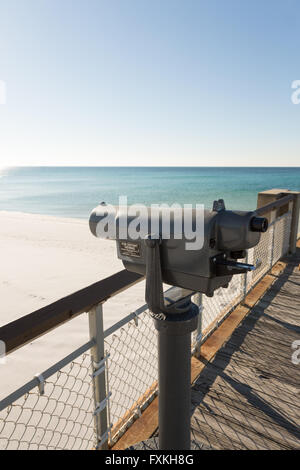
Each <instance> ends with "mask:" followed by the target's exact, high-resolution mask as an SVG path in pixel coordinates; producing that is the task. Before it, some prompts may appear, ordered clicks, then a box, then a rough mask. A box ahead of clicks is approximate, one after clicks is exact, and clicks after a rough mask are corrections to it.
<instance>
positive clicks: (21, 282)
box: [0, 212, 145, 398]
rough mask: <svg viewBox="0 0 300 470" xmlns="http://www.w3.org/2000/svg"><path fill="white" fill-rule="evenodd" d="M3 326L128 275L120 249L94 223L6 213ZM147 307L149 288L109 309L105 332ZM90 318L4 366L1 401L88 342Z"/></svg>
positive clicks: (0, 219) (1, 224)
mask: <svg viewBox="0 0 300 470" xmlns="http://www.w3.org/2000/svg"><path fill="white" fill-rule="evenodd" d="M0 240H1V265H0V266H1V268H0V298H1V306H0V325H4V324H6V323H8V322H11V321H13V320H15V319H17V318H20V317H21V316H23V315H26V314H28V313H31V312H33V311H35V310H37V309H38V308H40V307H42V306H44V305H47V304H49V303H51V302H53V301H55V300H57V299H60V298H62V297H64V296H66V295H68V294H70V293H72V292H75V291H76V290H78V289H81V288H83V287H86V286H88V285H90V284H92V283H94V282H96V281H99V280H100V279H103V278H105V277H107V276H109V275H111V274H113V273H116V272H118V271H120V270H121V269H123V265H122V262H121V261H120V260H118V259H117V254H116V248H115V243H114V242H111V241H106V240H99V239H96V238H95V237H93V235H92V234H91V233H90V231H89V227H88V221H82V220H77V219H63V218H57V217H50V216H43V215H32V214H23V213H16V212H0ZM144 303H145V302H144V283H143V282H141V283H139V284H137V285H136V286H134V287H132V288H130V289H128V290H126V291H125V292H123V293H122V294H120V295H118V296H116V297H115V298H113V299H111V300H109V301H108V302H107V303H106V304H105V305H104V321H105V327H108V326H110V325H112V324H113V323H115V322H116V321H118V319H120V318H122V317H123V316H125V315H127V314H128V313H130V312H132V311H134V310H135V309H136V308H137V307H139V306H140V305H143V304H144ZM88 339H89V336H88V322H87V315H86V314H83V315H81V316H79V317H78V318H76V319H74V320H71V321H70V322H69V323H68V324H66V325H63V326H61V327H58V328H56V329H55V330H54V331H52V332H50V333H48V334H46V335H44V336H43V337H41V338H39V339H38V340H35V341H34V342H33V343H31V344H30V345H27V346H25V347H23V348H21V349H19V350H18V351H16V352H15V353H13V354H11V355H9V356H8V358H7V363H6V365H0V383H1V387H0V398H3V397H4V396H5V395H6V394H7V393H10V392H11V391H13V390H14V389H15V388H16V387H19V386H21V385H22V384H23V383H24V381H28V380H30V379H31V378H32V377H33V376H34V375H35V374H36V373H39V372H42V371H43V370H45V369H46V368H47V367H49V366H50V365H52V364H53V363H54V362H56V361H58V360H60V359H61V358H63V357H64V356H65V355H66V354H68V353H70V352H71V351H73V350H74V349H75V348H77V347H79V346H81V345H82V344H83V343H85V342H86V341H88Z"/></svg>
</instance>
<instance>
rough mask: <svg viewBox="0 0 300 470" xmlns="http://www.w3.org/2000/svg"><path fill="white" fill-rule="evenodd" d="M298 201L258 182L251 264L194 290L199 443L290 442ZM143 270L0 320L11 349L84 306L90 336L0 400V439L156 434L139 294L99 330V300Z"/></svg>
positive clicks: (293, 433) (299, 249)
mask: <svg viewBox="0 0 300 470" xmlns="http://www.w3.org/2000/svg"><path fill="white" fill-rule="evenodd" d="M299 205H300V198H299V193H292V192H289V191H287V190H271V191H267V192H264V193H260V194H259V195H258V209H259V211H260V212H261V213H262V214H265V215H266V216H267V217H268V220H269V224H270V229H269V230H268V232H266V234H264V235H263V236H262V238H261V242H260V243H259V245H258V246H257V247H256V248H254V249H252V250H249V252H248V255H247V259H248V261H250V262H251V261H252V260H253V259H256V258H257V257H259V258H260V259H261V260H262V264H261V266H260V268H259V269H258V270H257V272H254V273H251V274H249V273H248V274H245V275H244V274H243V275H242V274H241V275H239V276H237V277H236V279H235V280H234V282H233V283H232V285H231V286H229V289H226V290H224V289H223V290H220V292H217V294H216V295H215V297H214V298H212V299H210V298H205V299H202V298H201V296H200V297H198V298H197V302H198V305H199V307H201V310H202V315H201V323H200V324H199V327H198V330H197V332H196V334H195V335H194V336H193V341H192V344H193V348H192V351H191V365H192V372H191V391H192V400H191V410H190V412H191V417H192V420H191V437H192V439H193V440H194V441H195V442H197V443H198V445H199V447H200V448H201V447H203V448H212V449H236V450H238V449H251V450H258V449H268V450H269V449H270V450H276V449H298V448H300V432H299V422H300V407H299V383H300V363H299V359H300V354H299V353H297V350H299V349H300V270H299V267H300V266H299V265H300V241H299V240H298V236H299V234H298V223H299ZM141 280H142V276H138V275H133V274H132V273H128V272H127V271H122V272H120V273H118V274H116V275H114V276H111V277H110V278H107V279H105V280H103V281H99V282H98V283H97V284H96V285H93V286H90V287H87V288H85V289H82V290H81V291H78V292H76V293H74V294H72V295H70V296H68V297H66V298H64V299H61V300H58V301H57V302H55V303H53V304H51V305H49V306H46V307H43V308H42V309H40V310H38V311H36V312H33V313H31V314H30V315H27V316H26V317H22V318H20V319H19V320H16V321H15V322H12V323H10V324H8V325H4V326H2V327H1V328H0V340H2V341H3V342H4V343H5V344H6V346H7V354H13V353H14V351H15V350H16V349H19V348H22V347H23V346H24V345H25V344H27V343H28V342H32V341H34V340H35V339H36V338H38V337H40V336H41V335H44V334H46V333H47V332H48V331H50V330H53V329H54V328H57V327H59V326H60V325H61V324H63V323H66V322H68V321H71V320H72V318H74V317H75V316H77V315H80V314H82V313H83V312H88V315H89V324H90V341H89V342H87V343H86V344H84V345H82V346H81V347H80V348H79V349H77V350H76V351H74V352H72V353H71V354H70V355H69V356H67V357H65V358H62V359H61V361H59V362H58V363H56V364H54V365H53V366H52V367H51V368H50V369H48V370H46V371H44V372H43V373H41V374H39V375H38V376H36V377H34V378H32V380H31V381H29V382H28V383H26V384H24V385H23V386H22V387H21V388H19V389H18V390H15V391H14V392H13V393H11V394H10V395H9V396H7V397H5V398H4V399H3V400H2V401H1V402H0V449H12V448H15V449H43V448H47V449H113V450H123V449H127V448H130V447H131V446H134V445H136V444H137V443H140V442H145V441H147V440H148V439H149V438H151V437H152V436H155V435H157V433H158V432H159V430H158V390H157V368H156V360H157V352H156V333H155V329H154V327H153V324H152V320H151V318H150V315H149V313H148V311H147V305H144V306H141V307H140V308H139V309H137V310H136V311H135V312H132V313H130V314H129V315H127V316H126V317H124V318H122V319H121V320H120V321H119V322H118V323H117V324H115V325H113V326H112V327H110V328H109V329H108V330H106V331H104V330H103V306H104V305H105V306H106V307H107V305H109V299H110V298H111V297H112V296H115V295H118V293H120V292H121V291H123V290H124V289H127V288H130V287H131V286H132V285H134V284H135V283H137V282H140V281H141ZM106 304H107V305H106ZM178 406H180V403H179V404H178ZM145 445H146V444H145Z"/></svg>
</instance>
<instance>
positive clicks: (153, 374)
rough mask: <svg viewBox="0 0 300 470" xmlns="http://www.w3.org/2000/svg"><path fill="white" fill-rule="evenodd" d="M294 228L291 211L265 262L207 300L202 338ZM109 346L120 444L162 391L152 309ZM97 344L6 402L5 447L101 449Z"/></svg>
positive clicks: (264, 248)
mask: <svg viewBox="0 0 300 470" xmlns="http://www.w3.org/2000/svg"><path fill="white" fill-rule="evenodd" d="M290 230H291V213H290V212H287V213H286V214H284V215H283V216H281V217H280V218H279V219H277V220H275V221H274V222H273V223H271V224H270V229H269V230H268V232H266V233H265V234H262V236H261V240H260V243H259V244H258V245H257V247H255V248H254V249H251V250H249V251H248V254H247V259H246V261H247V262H249V263H254V264H255V263H256V261H258V260H259V262H260V263H261V264H260V266H259V268H258V269H257V270H256V271H255V272H254V274H253V273H250V274H249V273H248V274H247V275H245V274H240V275H236V276H234V277H233V279H232V281H231V282H230V283H229V286H228V288H227V289H224V288H221V289H218V290H217V291H216V292H215V294H214V297H213V298H208V297H205V296H202V298H203V300H202V325H201V333H202V339H200V340H199V334H198V340H199V341H203V339H204V338H205V335H206V336H207V335H208V334H210V333H211V332H212V331H213V330H214V329H215V328H217V327H218V325H219V324H220V323H221V322H222V321H223V320H224V318H226V316H227V315H228V314H229V313H230V312H231V310H232V309H233V308H234V307H235V306H236V305H238V304H239V302H241V300H242V299H243V297H244V296H245V294H246V293H247V292H248V291H249V290H250V289H251V288H252V287H253V286H254V285H255V284H256V283H257V282H258V281H259V279H261V277H262V276H263V275H264V274H265V273H267V272H268V270H269V269H270V268H271V266H272V265H274V264H275V262H276V261H277V260H278V259H279V258H280V257H281V256H283V255H284V254H286V253H287V251H288V248H289V236H290ZM198 333H199V331H198ZM200 336H201V335H200ZM196 337H197V335H194V342H195V339H196ZM103 341H104V350H105V356H106V357H107V359H106V361H105V366H104V367H103V373H104V374H105V380H106V397H103V400H104V402H105V404H104V405H103V407H105V408H106V413H107V422H108V429H107V431H108V432H107V439H108V441H109V443H110V445H112V444H113V443H114V442H116V441H117V440H118V439H119V437H120V436H121V435H122V434H123V433H124V431H125V430H126V429H127V428H128V427H129V426H130V425H131V423H132V422H133V421H134V420H135V419H136V418H137V417H138V416H139V415H140V414H141V412H142V411H143V410H144V409H145V408H146V407H147V406H148V404H149V403H150V402H151V401H152V400H153V398H154V397H155V396H156V394H157V341H156V330H155V327H154V323H153V321H152V318H151V316H150V315H149V312H148V310H147V306H143V307H141V308H140V309H138V310H137V311H136V312H134V313H132V314H130V315H128V316H127V317H126V318H123V319H122V320H121V321H120V322H118V323H116V324H115V325H113V326H112V327H110V328H109V329H108V330H106V331H105V332H104V334H103ZM93 346H94V340H91V341H90V342H89V343H87V344H85V345H83V346H82V347H81V348H79V349H78V350H76V351H74V352H73V353H72V354H70V355H69V356H67V357H66V358H64V359H63V360H62V361H60V362H59V363H57V364H55V365H54V366H52V367H51V368H50V369H48V370H47V371H45V372H44V373H43V374H41V375H40V376H39V377H35V378H34V379H33V380H31V381H30V382H28V383H27V384H25V385H24V386H23V387H21V388H20V389H18V390H16V391H15V392H14V393H12V394H11V395H9V396H8V397H6V398H5V399H4V400H2V401H1V402H0V449H92V448H95V447H97V446H98V445H99V432H98V430H97V429H95V426H96V424H95V419H94V418H95V410H97V407H98V408H99V403H96V402H95V394H94V386H95V383H94V376H93V373H95V370H94V369H93V367H92V363H91V356H90V352H89V351H90V349H91V348H92V347H93ZM101 372H102V370H100V371H99V373H101ZM108 397H109V399H108ZM104 402H103V403H104ZM100 405H101V404H100ZM101 406H102V405H101ZM96 436H97V437H96Z"/></svg>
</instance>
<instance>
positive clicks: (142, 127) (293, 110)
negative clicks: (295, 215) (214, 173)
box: [0, 0, 300, 166]
mask: <svg viewBox="0 0 300 470" xmlns="http://www.w3.org/2000/svg"><path fill="white" fill-rule="evenodd" d="M299 53H300V1H299V0H282V1H276V0H270V1H269V0H259V1H256V0H226V1H225V0H207V1H204V0H181V1H177V0H147V1H145V0H105V1H104V0H0V81H1V80H2V84H3V81H4V82H5V84H6V99H7V101H6V104H0V164H2V165H16V164H21V165H294V166H296V165H297V166H298V165H299V164H300V151H299V149H300V132H299V125H300V104H299V105H295V104H293V103H292V100H291V95H292V92H293V90H292V88H291V86H292V82H293V81H294V80H300V67H299Z"/></svg>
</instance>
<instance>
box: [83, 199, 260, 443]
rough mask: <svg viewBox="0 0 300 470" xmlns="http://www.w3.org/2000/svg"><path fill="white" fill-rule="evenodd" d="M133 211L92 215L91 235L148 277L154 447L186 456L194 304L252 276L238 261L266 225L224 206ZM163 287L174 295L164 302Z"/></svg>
mask: <svg viewBox="0 0 300 470" xmlns="http://www.w3.org/2000/svg"><path fill="white" fill-rule="evenodd" d="M136 209H137V210H136V212H135V214H134V215H130V211H128V208H127V207H124V206H123V207H119V208H118V209H116V208H114V207H112V206H107V205H106V204H105V203H102V204H100V205H99V206H97V207H96V208H95V209H94V210H93V211H92V213H91V216H90V221H89V223H90V229H91V231H92V233H93V234H94V235H95V236H98V237H101V238H109V239H115V240H116V243H117V252H118V257H119V258H120V259H121V260H122V261H123V264H124V266H125V268H126V269H128V270H129V271H134V272H136V273H140V274H144V275H145V276H146V293H145V298H146V302H147V304H148V306H149V310H150V312H151V314H152V317H153V319H154V323H155V327H156V329H157V330H158V352H159V354H158V356H159V359H158V362H159V364H158V371H159V377H158V388H159V447H160V449H174V450H177V449H183V450H184V449H190V444H191V443H190V402H191V394H190V374H191V357H190V356H191V333H192V331H194V330H195V329H196V328H197V323H198V314H199V308H198V307H197V305H195V304H194V303H193V302H192V301H191V297H192V295H193V294H194V293H196V292H201V293H204V294H206V295H208V296H212V295H213V293H214V291H215V290H216V289H218V288H220V287H224V288H226V287H227V286H228V284H229V282H230V280H231V279H232V276H233V275H235V274H241V273H245V272H247V271H250V270H254V269H255V268H256V266H253V265H250V264H246V263H243V262H239V261H238V260H239V259H242V258H244V257H245V255H246V250H247V249H249V248H252V247H254V246H256V245H257V244H258V242H259V240H260V234H261V233H262V232H266V230H267V229H268V221H267V219H265V218H262V217H258V215H257V214H256V213H255V212H244V211H229V210H226V209H225V205H224V202H223V200H219V201H215V202H214V205H213V210H211V211H208V210H202V209H201V210H200V209H199V210H197V209H182V208H165V207H160V208H155V209H153V208H143V209H141V210H140V211H139V210H138V208H136ZM137 213H138V214H139V216H138V217H137ZM187 223H188V224H189V230H188V231H187V230H186V227H185V225H187ZM187 232H188V233H187ZM192 236H194V237H195V240H194V242H193V243H192V242H191V239H192ZM163 283H166V284H170V285H172V286H176V287H178V288H179V289H177V291H176V294H175V295H173V296H171V297H168V299H167V300H165V299H164V295H163Z"/></svg>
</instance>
